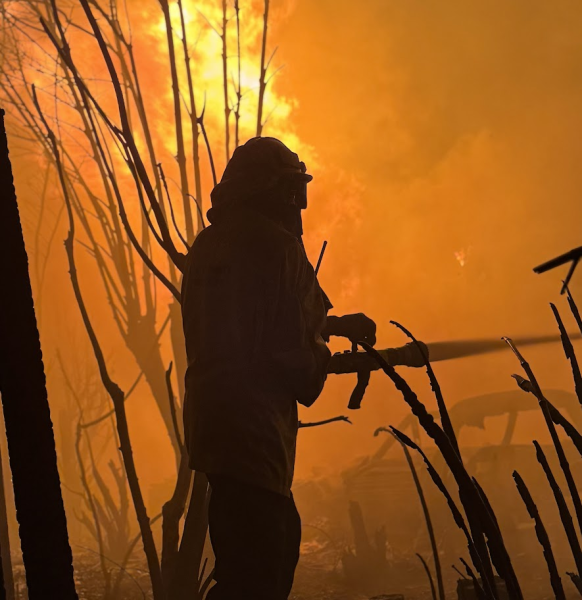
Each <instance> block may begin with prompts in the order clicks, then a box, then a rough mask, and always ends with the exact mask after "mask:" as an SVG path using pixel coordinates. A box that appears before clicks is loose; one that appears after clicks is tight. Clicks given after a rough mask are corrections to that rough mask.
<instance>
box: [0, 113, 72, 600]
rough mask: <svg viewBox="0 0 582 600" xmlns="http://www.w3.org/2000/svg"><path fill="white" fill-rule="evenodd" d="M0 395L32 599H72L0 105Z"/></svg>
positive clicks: (62, 517) (58, 489)
mask: <svg viewBox="0 0 582 600" xmlns="http://www.w3.org/2000/svg"><path fill="white" fill-rule="evenodd" d="M0 394H1V395H2V406H3V410H4V422H5V426H6V438H7V440H8V454H9V458H10V467H11V470H12V481H13V485H14V498H15V502H16V517H17V519H18V524H19V531H20V542H21V547H22V557H23V560H24V568H25V571H26V582H27V585H28V597H29V599H30V600H55V599H57V598H58V599H59V600H77V593H76V591H75V584H74V580H73V564H72V562H73V561H72V553H71V547H70V545H69V539H68V534H67V522H66V517H65V510H64V506H63V498H62V494H61V484H60V479H59V472H58V470H57V455H56V450H55V439H54V433H53V425H52V422H51V417H50V412H49V404H48V398H47V391H46V379H45V373H44V366H43V362H42V352H41V348H40V338H39V332H38V328H37V324H36V316H35V313H34V305H33V299H32V289H31V286H30V277H29V274H28V258H27V255H26V249H25V246H24V238H23V235H22V226H21V223H20V216H19V213H18V204H17V201H16V193H15V190H14V184H13V178H12V168H11V165H10V160H9V156H8V142H7V139H6V130H5V128H4V111H2V110H0Z"/></svg>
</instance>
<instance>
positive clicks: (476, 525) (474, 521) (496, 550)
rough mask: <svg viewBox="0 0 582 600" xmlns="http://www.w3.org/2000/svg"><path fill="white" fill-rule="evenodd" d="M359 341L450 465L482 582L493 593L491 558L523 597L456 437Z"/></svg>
mask: <svg viewBox="0 0 582 600" xmlns="http://www.w3.org/2000/svg"><path fill="white" fill-rule="evenodd" d="M360 345H361V346H362V348H364V349H365V350H366V352H368V353H369V354H370V355H371V356H372V357H374V359H375V360H376V361H377V362H378V364H379V365H380V366H381V368H382V370H383V371H384V372H385V373H386V374H387V375H388V376H389V377H390V378H391V379H392V381H393V382H394V384H395V386H396V388H397V389H398V390H399V391H400V392H401V393H402V394H403V397H404V399H405V401H406V402H407V404H408V405H409V406H410V407H411V409H412V412H413V414H414V415H416V416H417V417H418V420H419V422H420V424H421V425H422V427H423V428H424V429H425V431H426V432H427V434H428V435H429V436H430V437H431V438H432V439H433V440H434V441H435V443H436V444H437V447H438V448H439V450H440V451H441V453H442V455H443V457H444V459H445V460H446V462H447V464H448V466H449V468H450V469H451V473H452V474H453V476H454V478H455V480H456V482H457V485H458V487H459V495H460V498H461V502H462V503H463V507H464V508H465V512H466V514H467V519H468V522H469V527H470V530H471V536H472V538H473V542H474V544H475V548H476V550H477V553H478V555H479V557H480V560H481V566H482V569H483V570H482V571H480V575H481V577H482V579H483V581H484V584H485V585H488V586H490V588H491V591H492V593H493V594H494V596H496V591H495V580H494V577H493V569H492V567H491V562H490V558H491V560H492V561H493V563H494V564H495V568H496V569H497V571H498V573H499V574H500V576H501V577H502V578H503V579H504V580H505V582H506V584H507V589H508V593H509V594H510V596H511V597H512V598H517V599H521V598H522V597H523V595H522V592H521V588H520V586H519V582H518V580H517V576H516V575H515V571H514V570H513V566H512V564H511V560H510V558H509V555H508V553H507V551H506V549H505V544H504V542H503V537H502V535H501V532H500V530H499V528H498V526H497V524H496V522H495V521H494V519H493V518H492V516H491V514H490V512H489V510H488V507H487V506H486V505H485V504H484V503H483V498H482V496H481V494H480V493H479V491H478V490H477V489H476V487H475V485H474V483H473V481H472V480H471V478H470V477H469V474H468V473H467V471H466V470H465V467H464V466H463V463H462V460H461V458H460V457H459V454H458V452H457V450H456V448H458V444H456V439H455V442H452V441H451V439H450V438H449V436H448V435H447V434H446V433H445V432H444V431H443V429H441V428H440V427H439V426H438V425H437V424H436V423H435V421H434V419H433V417H432V416H431V415H430V414H429V413H428V411H427V410H426V407H425V406H424V405H423V404H422V403H421V402H420V401H419V400H418V398H417V396H416V394H415V393H414V392H413V391H412V390H411V389H410V387H409V386H408V384H407V383H406V382H405V381H404V379H403V378H402V377H400V375H398V374H397V373H396V371H395V370H394V368H393V367H391V366H390V365H389V364H388V363H387V362H386V361H385V360H384V359H383V357H382V356H381V355H380V354H378V352H377V351H376V350H374V348H372V347H371V346H370V345H368V344H366V343H362V342H360ZM425 363H426V361H425ZM452 435H454V432H452ZM485 535H486V536H487V544H485ZM487 546H488V547H489V551H488V550H487ZM489 552H490V553H491V557H489ZM475 567H476V568H478V567H479V565H475Z"/></svg>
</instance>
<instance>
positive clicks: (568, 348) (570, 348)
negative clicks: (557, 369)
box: [550, 303, 582, 404]
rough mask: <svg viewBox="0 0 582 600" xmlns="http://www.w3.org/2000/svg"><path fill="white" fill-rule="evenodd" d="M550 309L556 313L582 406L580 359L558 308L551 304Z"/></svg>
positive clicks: (563, 345) (563, 344)
mask: <svg viewBox="0 0 582 600" xmlns="http://www.w3.org/2000/svg"><path fill="white" fill-rule="evenodd" d="M550 307H551V309H552V312H553V313H554V317H555V318H556V322H557V323H558V329H559V330H560V338H561V340H562V347H563V348H564V354H565V355H566V358H567V359H568V360H569V361H570V366H571V368H572V376H573V378H574V389H575V391H576V396H578V401H579V402H580V404H582V375H581V374H580V366H579V365H578V359H577V358H576V353H575V352H574V347H573V346H572V342H571V341H570V336H569V335H568V332H567V331H566V328H565V327H564V323H563V321H562V317H560V313H559V312H558V309H557V308H556V306H555V305H554V304H552V303H550Z"/></svg>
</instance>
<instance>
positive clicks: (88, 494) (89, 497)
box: [75, 413, 111, 598]
mask: <svg viewBox="0 0 582 600" xmlns="http://www.w3.org/2000/svg"><path fill="white" fill-rule="evenodd" d="M82 420H83V414H82V413H81V415H80V417H79V422H78V423H77V434H76V439H75V455H76V457H77V466H78V467H79V474H80V476H81V485H82V486H83V490H84V491H85V502H86V503H87V506H88V507H89V510H90V511H91V518H92V519H93V531H94V532H95V540H96V542H97V548H98V550H99V552H98V554H99V565H100V567H101V574H102V575H103V585H104V586H105V590H104V598H109V594H110V586H111V577H110V573H109V571H108V569H107V565H106V564H105V546H104V544H103V535H102V533H101V521H100V519H99V515H98V514H97V509H96V507H95V499H94V498H93V492H92V491H91V487H90V486H89V481H88V480H87V472H86V470H85V463H84V462H83V457H82V455H81V434H82V429H81V422H82Z"/></svg>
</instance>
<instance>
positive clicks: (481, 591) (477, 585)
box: [459, 558, 487, 600]
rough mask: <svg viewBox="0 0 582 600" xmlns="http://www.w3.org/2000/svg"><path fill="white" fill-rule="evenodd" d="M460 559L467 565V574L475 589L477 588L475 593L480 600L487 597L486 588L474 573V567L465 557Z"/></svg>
mask: <svg viewBox="0 0 582 600" xmlns="http://www.w3.org/2000/svg"><path fill="white" fill-rule="evenodd" d="M459 560H460V561H461V564H462V565H463V566H464V567H465V571H466V572H467V575H468V576H469V578H470V579H471V581H472V582H473V589H474V590H475V595H476V596H477V598H478V599H479V600H485V599H486V598H487V596H486V594H485V590H484V589H483V586H482V585H481V584H480V583H479V580H478V579H477V576H476V575H475V573H473V569H471V567H470V566H469V565H468V564H467V561H465V560H464V559H463V558H460V559H459Z"/></svg>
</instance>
